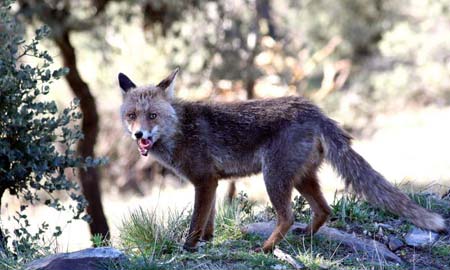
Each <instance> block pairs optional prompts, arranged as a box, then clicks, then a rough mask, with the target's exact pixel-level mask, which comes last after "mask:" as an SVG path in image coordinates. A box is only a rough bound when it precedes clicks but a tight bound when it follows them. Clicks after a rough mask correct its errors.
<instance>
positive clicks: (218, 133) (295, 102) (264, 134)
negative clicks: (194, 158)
mask: <svg viewBox="0 0 450 270" xmlns="http://www.w3.org/2000/svg"><path fill="white" fill-rule="evenodd" d="M174 107H175V109H176V111H177V115H178V117H179V120H180V122H179V124H180V126H179V129H180V131H181V134H182V135H181V136H180V138H181V139H182V140H183V142H182V143H181V144H182V146H183V147H186V146H187V147H191V148H195V149H196V153H197V154H198V153H201V155H202V156H208V157H209V158H210V161H211V162H212V163H214V164H216V167H217V168H221V169H223V172H222V176H223V177H226V176H227V175H228V174H229V175H230V176H231V175H234V171H241V172H242V173H243V175H246V174H250V173H256V172H259V171H260V169H261V151H263V150H264V149H263V148H264V145H265V144H267V143H268V142H270V141H271V140H272V139H273V138H276V136H277V134H278V133H279V132H281V131H282V130H285V129H287V128H290V127H292V126H293V125H302V123H308V122H309V123H314V121H311V120H314V119H315V120H317V118H320V117H324V116H323V114H322V113H321V112H320V109H318V108H317V107H316V106H315V105H313V104H311V103H310V102H309V101H307V100H306V99H303V98H300V97H283V98H275V99H261V100H251V101H244V102H232V103H207V102H184V101H183V102H175V103H174ZM316 122H317V121H316ZM299 136H302V135H301V134H299ZM243 165H244V166H245V170H243V168H242V166H243Z"/></svg>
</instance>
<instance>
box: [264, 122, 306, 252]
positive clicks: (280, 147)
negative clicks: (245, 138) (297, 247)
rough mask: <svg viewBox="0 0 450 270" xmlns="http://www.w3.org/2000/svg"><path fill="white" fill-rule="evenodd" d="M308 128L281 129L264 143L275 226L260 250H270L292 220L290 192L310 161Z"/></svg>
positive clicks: (266, 174)
mask: <svg viewBox="0 0 450 270" xmlns="http://www.w3.org/2000/svg"><path fill="white" fill-rule="evenodd" d="M313 134H314V133H313V132H311V130H308V129H306V130H304V129H303V128H302V127H300V128H299V127H293V128H292V129H291V130H285V131H284V132H281V133H280V135H279V137H277V138H274V139H273V140H272V141H271V143H270V144H269V145H268V146H267V149H266V151H265V155H264V157H263V162H262V164H263V166H262V171H263V176H264V183H265V185H266V190H267V193H268V194H269V198H270V202H271V203H272V205H273V207H274V209H275V211H276V213H277V219H278V220H277V226H276V227H275V229H274V231H273V232H272V234H271V235H270V237H269V238H268V239H267V240H266V241H265V242H264V245H263V248H262V249H263V251H264V252H269V251H271V250H272V249H273V248H274V246H275V245H276V244H277V243H278V242H279V241H280V240H281V239H282V238H283V237H284V236H285V235H286V233H287V232H288V230H289V228H290V227H291V226H292V224H293V223H294V217H293V214H292V209H291V194H292V189H293V188H294V178H295V177H296V175H297V174H298V171H299V169H301V168H305V166H306V165H307V164H309V160H308V159H309V158H310V154H311V152H312V149H313V147H314V136H313Z"/></svg>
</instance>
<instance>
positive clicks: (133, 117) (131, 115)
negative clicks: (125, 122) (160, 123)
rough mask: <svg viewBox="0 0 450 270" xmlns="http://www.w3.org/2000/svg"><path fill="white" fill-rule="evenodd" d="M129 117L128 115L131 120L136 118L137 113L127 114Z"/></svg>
mask: <svg viewBox="0 0 450 270" xmlns="http://www.w3.org/2000/svg"><path fill="white" fill-rule="evenodd" d="M127 117H128V119H129V120H131V121H133V120H136V114H135V113H129V114H128V115H127Z"/></svg>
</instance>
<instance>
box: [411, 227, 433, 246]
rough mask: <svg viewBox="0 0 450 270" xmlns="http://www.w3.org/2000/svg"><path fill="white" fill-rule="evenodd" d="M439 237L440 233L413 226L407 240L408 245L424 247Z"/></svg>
mask: <svg viewBox="0 0 450 270" xmlns="http://www.w3.org/2000/svg"><path fill="white" fill-rule="evenodd" d="M438 237H439V234H437V233H435V232H431V231H426V230H422V229H419V228H417V227H413V228H412V230H410V231H409V232H408V233H407V234H406V236H405V241H406V244H407V245H408V246H412V247H424V246H427V245H430V244H433V243H434V242H435V241H436V240H437V239H438Z"/></svg>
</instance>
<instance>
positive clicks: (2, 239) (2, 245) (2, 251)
mask: <svg viewBox="0 0 450 270" xmlns="http://www.w3.org/2000/svg"><path fill="white" fill-rule="evenodd" d="M5 190H6V188H5V187H3V186H2V187H0V210H1V209H2V197H3V193H5ZM7 244H8V239H6V236H5V234H4V233H3V228H2V227H1V226H0V255H1V256H3V255H7V254H8V249H7Z"/></svg>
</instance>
